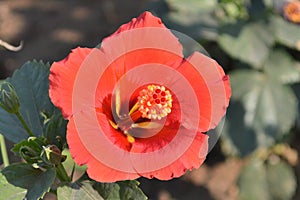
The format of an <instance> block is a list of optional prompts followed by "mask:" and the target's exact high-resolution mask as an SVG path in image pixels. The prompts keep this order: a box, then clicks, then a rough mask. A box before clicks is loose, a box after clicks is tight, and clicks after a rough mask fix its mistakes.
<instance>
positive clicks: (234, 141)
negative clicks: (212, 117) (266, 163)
mask: <svg viewBox="0 0 300 200" xmlns="http://www.w3.org/2000/svg"><path fill="white" fill-rule="evenodd" d="M244 114H245V108H244V107H243V105H242V104H241V103H240V102H238V101H231V103H230V106H229V108H228V110H227V114H226V122H225V124H224V128H223V132H222V135H221V139H222V143H221V145H222V151H223V152H224V153H225V154H226V155H230V156H242V157H243V156H246V155H248V154H250V153H252V152H253V151H255V149H256V148H258V146H259V144H258V141H257V135H256V133H255V131H254V130H253V128H252V127H249V126H246V124H245V123H244Z"/></svg>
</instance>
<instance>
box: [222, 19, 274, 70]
mask: <svg viewBox="0 0 300 200" xmlns="http://www.w3.org/2000/svg"><path fill="white" fill-rule="evenodd" d="M218 43H219V45H220V46H221V47H222V48H223V49H224V51H225V52H227V53H228V54H229V55H230V56H232V57H234V58H237V59H239V60H241V61H243V62H246V63H248V64H250V65H253V66H254V67H256V68H261V67H262V64H263V62H264V61H265V60H266V58H267V57H268V55H269V49H270V47H271V46H272V45H273V43H274V37H273V34H272V31H271V30H270V28H269V26H268V22H265V21H263V20H261V21H258V22H249V23H241V22H239V23H237V24H234V25H226V26H223V27H221V29H220V36H219V38H218Z"/></svg>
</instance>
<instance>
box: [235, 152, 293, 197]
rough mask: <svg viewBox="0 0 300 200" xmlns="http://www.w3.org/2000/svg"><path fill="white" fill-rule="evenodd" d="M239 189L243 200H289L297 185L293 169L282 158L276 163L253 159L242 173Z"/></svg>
mask: <svg viewBox="0 0 300 200" xmlns="http://www.w3.org/2000/svg"><path fill="white" fill-rule="evenodd" d="M277 159H278V160H277ZM273 162H274V161H273ZM238 187H239V197H240V199H241V200H248V199H249V200H252V199H260V200H273V199H276V200H288V199H292V197H293V195H294V193H295V191H296V187H297V184H296V176H295V173H294V171H293V169H292V167H291V166H289V165H288V164H286V163H285V162H283V161H281V160H280V158H276V160H275V162H274V163H272V162H268V163H264V162H263V161H261V160H258V159H253V160H251V161H250V163H248V165H247V166H245V167H244V169H243V170H242V171H241V174H240V177H239V180H238Z"/></svg>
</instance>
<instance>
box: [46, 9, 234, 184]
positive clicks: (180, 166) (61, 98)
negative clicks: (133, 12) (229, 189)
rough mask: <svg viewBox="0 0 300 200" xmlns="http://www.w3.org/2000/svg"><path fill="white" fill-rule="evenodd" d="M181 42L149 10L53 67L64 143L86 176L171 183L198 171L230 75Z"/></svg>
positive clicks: (227, 94) (221, 109) (55, 100)
mask: <svg viewBox="0 0 300 200" xmlns="http://www.w3.org/2000/svg"><path fill="white" fill-rule="evenodd" d="M182 51H183V49H182V45H181V44H180V42H179V41H178V39H177V38H176V37H175V36H174V35H173V34H172V33H171V31H170V30H169V29H167V28H166V27H165V25H164V24H163V23H162V22H161V20H160V19H159V18H157V17H155V16H153V15H152V14H151V13H150V12H144V13H143V14H141V15H140V16H139V17H138V18H134V19H132V21H131V22H129V23H127V24H124V25H122V26H121V27H120V28H119V29H118V30H117V31H116V32H115V33H113V34H112V35H111V36H109V37H107V38H105V39H104V40H103V42H102V44H101V46H100V47H99V48H77V49H75V50H73V51H72V53H71V54H70V55H69V56H68V57H67V58H66V59H64V60H62V61H60V62H55V63H53V65H52V66H51V70H50V77H49V79H50V91H49V94H50V98H51V100H52V102H53V103H54V104H55V105H56V106H57V107H59V108H60V109H61V111H62V113H63V116H64V117H65V118H66V119H68V120H69V122H68V129H67V143H68V146H69V149H70V152H71V155H72V157H73V159H74V160H75V162H76V163H77V164H79V165H84V164H86V165H87V173H88V175H89V176H90V178H92V179H94V180H97V181H100V182H114V181H119V180H127V179H136V178H138V177H141V176H142V177H147V178H154V177H155V178H157V179H161V180H169V179H171V178H174V177H179V176H181V175H183V174H184V173H185V172H186V170H192V169H193V168H198V167H199V166H200V165H201V164H202V163H203V161H204V160H205V158H206V155H207V153H208V148H209V147H208V135H207V134H204V133H205V132H207V131H208V130H210V129H213V128H215V127H216V125H217V124H218V123H219V121H220V120H221V118H222V117H223V116H224V114H225V112H226V108H227V106H228V104H229V98H230V95H231V90H230V85H229V78H228V76H227V75H225V74H224V71H223V70H222V68H221V67H220V66H219V65H218V64H217V62H215V61H214V60H212V59H211V58H209V57H207V56H205V55H203V54H201V53H199V52H195V53H193V54H192V55H190V56H189V57H188V58H184V56H183V54H182Z"/></svg>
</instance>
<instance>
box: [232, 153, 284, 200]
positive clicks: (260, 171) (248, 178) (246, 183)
mask: <svg viewBox="0 0 300 200" xmlns="http://www.w3.org/2000/svg"><path fill="white" fill-rule="evenodd" d="M238 186H239V199H240V200H253V199H259V200H271V196H270V194H269V192H268V181H267V174H266V170H265V168H264V164H263V162H262V161H260V160H256V159H255V160H252V161H251V162H250V163H249V164H248V165H247V166H246V167H245V168H244V169H243V170H242V171H241V175H240V177H239V180H238ZM277 189H278V190H280V189H279V188H277Z"/></svg>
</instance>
